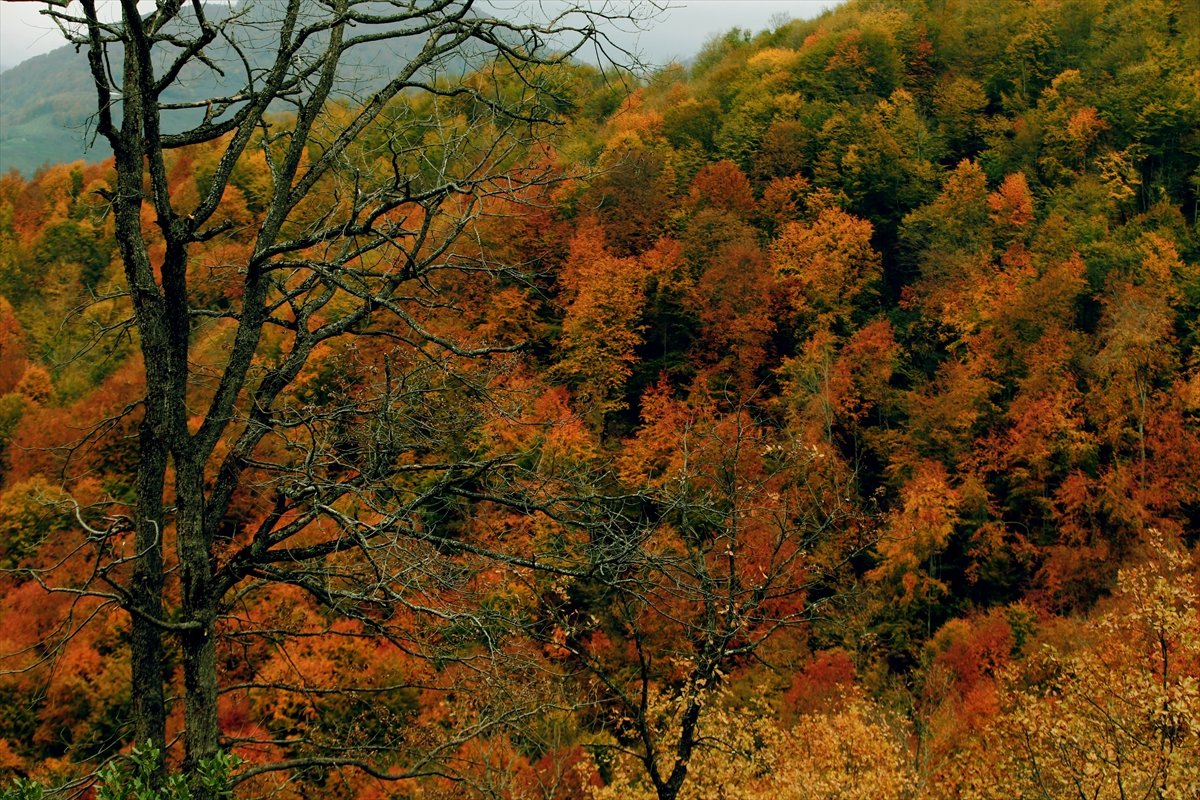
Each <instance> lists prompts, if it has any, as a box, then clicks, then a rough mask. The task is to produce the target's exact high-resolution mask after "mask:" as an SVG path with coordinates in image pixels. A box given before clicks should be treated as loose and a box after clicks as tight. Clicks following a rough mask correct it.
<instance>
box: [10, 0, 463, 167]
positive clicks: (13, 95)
mask: <svg viewBox="0 0 1200 800" xmlns="http://www.w3.org/2000/svg"><path fill="white" fill-rule="evenodd" d="M208 8H209V9H211V10H210V11H208V12H206V13H208V14H209V17H210V19H215V18H217V17H218V15H222V14H228V13H230V11H229V7H228V6H225V5H220V6H209V7H208ZM248 13H249V15H250V16H248V18H247V19H248V21H250V22H252V23H253V24H252V25H245V26H241V25H239V26H238V28H237V35H238V36H239V41H240V42H241V44H242V45H243V50H244V51H245V52H246V53H247V54H248V55H251V56H253V55H255V54H258V55H266V56H269V54H270V50H269V49H268V48H265V47H263V45H264V44H269V43H270V39H271V37H272V35H273V31H274V30H275V27H274V26H275V25H277V21H276V19H275V17H276V16H277V14H278V5H277V4H276V3H274V2H271V0H265V2H257V3H254V4H253V5H251V6H250V8H249V12H248ZM315 46H316V47H319V46H320V42H319V41H317V42H315ZM417 47H419V43H418V42H415V41H403V40H401V41H385V42H377V43H372V44H367V45H363V46H361V47H358V48H355V50H353V51H352V52H351V53H350V54H349V55H347V56H346V58H345V59H344V60H343V71H342V78H343V89H344V91H346V92H351V91H353V92H357V93H361V92H365V91H370V90H371V89H373V88H375V87H378V86H379V85H381V83H382V81H383V79H384V76H386V75H389V74H394V73H395V72H396V71H397V69H398V68H399V66H400V65H401V64H403V63H404V62H405V60H406V58H407V56H408V54H409V53H411V52H413V51H414V50H415V48H417ZM205 53H206V55H207V56H208V58H209V60H210V62H211V63H213V64H215V65H217V66H218V67H219V68H221V69H222V70H223V71H224V72H225V73H226V75H227V76H228V77H225V78H223V77H222V76H221V75H219V74H218V73H216V72H214V71H213V70H211V69H208V68H207V67H204V66H203V65H200V64H198V63H193V64H191V65H189V67H188V68H187V69H185V70H184V72H183V73H182V74H181V76H180V79H179V80H178V81H177V82H176V83H175V84H174V85H173V86H172V88H171V90H169V91H168V92H167V93H165V94H164V96H163V99H164V100H165V101H167V102H186V101H190V100H197V99H204V98H209V97H215V96H220V95H227V94H230V93H232V92H234V91H237V90H238V89H240V88H242V86H243V83H242V79H243V78H244V67H243V65H242V62H241V60H240V59H239V58H238V57H237V54H236V53H235V51H234V50H233V48H232V47H231V46H230V45H229V44H228V43H227V42H225V41H223V40H221V39H218V40H217V41H216V42H214V43H213V44H212V45H210V46H209V47H207V48H206V49H205ZM167 55H168V54H167V53H164V54H163V58H164V60H165V59H166V57H167ZM109 62H110V63H111V64H113V65H114V66H115V68H117V69H119V68H120V63H121V49H120V48H119V47H113V48H111V49H110V51H109ZM250 66H251V68H252V69H258V68H262V67H264V66H265V64H261V63H260V64H256V63H253V62H252V63H251V65H250ZM442 68H443V69H451V70H461V69H462V68H463V65H462V62H461V61H459V62H456V63H455V64H445V65H442ZM116 111H117V113H118V114H119V113H120V108H119V107H118V108H117V109H116ZM201 113H202V112H201V111H200V110H198V109H197V110H187V111H173V112H170V113H169V114H167V115H166V116H165V117H164V120H163V127H164V130H166V131H167V132H168V133H170V132H178V131H180V130H183V129H184V128H185V127H187V126H188V125H191V124H194V123H196V122H197V121H199V119H200V115H201ZM95 114H96V96H95V92H94V89H93V87H92V83H91V78H90V73H89V71H88V65H87V57H86V55H85V54H84V53H82V52H79V53H77V52H75V48H74V47H73V46H69V45H68V46H64V47H60V48H59V49H57V50H54V51H52V52H50V53H46V54H44V55H40V56H36V57H34V58H31V59H29V60H28V61H25V62H23V63H21V64H18V65H17V66H15V67H13V68H12V69H8V70H5V71H4V72H3V73H0V173H2V172H7V171H8V170H10V169H16V170H18V171H20V172H22V173H23V174H25V175H27V176H28V175H31V174H32V173H33V172H34V171H35V170H37V168H38V167H40V166H42V165H45V164H55V163H61V162H65V161H75V160H78V159H84V160H87V161H100V160H103V159H104V158H107V157H108V156H109V155H110V153H109V151H108V147H107V143H106V142H104V141H103V140H99V139H97V138H96V137H95Z"/></svg>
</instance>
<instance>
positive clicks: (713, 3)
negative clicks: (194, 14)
mask: <svg viewBox="0 0 1200 800" xmlns="http://www.w3.org/2000/svg"><path fill="white" fill-rule="evenodd" d="M839 1H840V0H671V2H670V5H671V6H673V8H672V9H671V10H670V11H669V12H667V14H665V15H664V17H663V18H662V19H661V20H660V21H659V22H658V23H657V24H656V25H655V26H654V27H653V28H652V29H651V30H649V31H645V32H643V33H641V34H640V35H639V38H638V45H639V48H640V49H641V51H642V52H643V53H644V54H645V55H646V57H647V58H649V59H651V60H652V61H655V62H658V63H665V62H668V61H671V60H673V59H675V60H680V61H682V60H685V59H688V58H690V57H692V56H694V55H695V54H696V52H697V51H699V49H700V47H701V45H703V44H704V42H705V40H707V39H708V37H709V36H711V35H712V34H714V33H721V32H724V31H727V30H729V29H730V28H733V27H738V28H743V29H749V30H751V31H755V32H757V31H760V30H763V29H764V28H769V27H771V26H772V20H773V18H775V17H777V16H782V17H795V18H808V17H814V16H816V15H817V14H819V13H821V11H823V10H825V9H826V8H830V7H832V6H835V5H837V4H838V2H839ZM99 3H100V4H101V5H110V4H111V5H116V0H99ZM43 7H44V6H43V4H41V3H38V2H11V0H0V68H3V69H7V68H8V67H13V66H16V65H17V64H19V63H20V62H22V61H24V60H25V59H27V58H30V57H32V56H35V55H38V54H40V53H45V52H48V51H50V50H53V49H55V48H56V47H60V46H62V44H63V42H62V39H61V37H60V35H59V33H58V30H57V28H55V27H54V25H53V23H51V22H50V21H49V20H48V19H46V18H45V17H43V16H41V15H40V14H39V13H38V11H39V10H40V9H42V8H43Z"/></svg>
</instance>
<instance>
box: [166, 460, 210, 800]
mask: <svg viewBox="0 0 1200 800" xmlns="http://www.w3.org/2000/svg"><path fill="white" fill-rule="evenodd" d="M189 460H190V459H186V458H180V457H179V456H176V477H175V502H176V504H177V506H178V512H177V517H176V526H177V529H176V538H177V550H178V553H179V578H180V584H181V588H182V597H181V611H182V614H183V619H184V620H186V621H187V622H188V623H191V624H194V625H195V626H196V627H194V628H192V629H190V630H188V631H186V632H185V633H184V634H183V637H182V642H181V644H182V648H183V688H184V704H183V714H184V725H185V729H186V731H187V735H186V739H185V743H186V750H185V755H184V770H185V772H186V773H187V774H188V775H189V776H190V778H191V780H192V787H191V789H192V797H193V799H194V800H206V799H207V797H208V795H207V794H206V793H205V792H204V789H203V787H201V786H199V785H198V784H197V783H196V778H197V775H198V770H197V767H198V766H199V764H200V763H201V762H202V761H204V760H205V759H209V758H212V757H213V756H215V755H216V753H217V745H218V735H219V728H218V724H217V649H216V637H215V635H214V621H215V618H216V610H215V608H214V607H213V587H212V583H213V575H212V562H211V560H210V559H209V549H210V548H209V543H208V541H207V536H206V533H205V529H204V505H205V497H204V472H203V469H201V468H200V467H198V466H196V465H195V464H192V463H188V461H189ZM180 462H182V463H180Z"/></svg>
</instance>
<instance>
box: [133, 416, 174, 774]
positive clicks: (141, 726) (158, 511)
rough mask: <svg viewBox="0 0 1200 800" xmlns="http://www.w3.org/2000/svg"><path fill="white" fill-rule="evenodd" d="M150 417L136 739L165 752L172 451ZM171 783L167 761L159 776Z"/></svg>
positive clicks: (137, 582)
mask: <svg viewBox="0 0 1200 800" xmlns="http://www.w3.org/2000/svg"><path fill="white" fill-rule="evenodd" d="M154 427H155V422H154V420H152V419H151V418H150V414H149V412H147V416H146V417H145V418H143V420H142V425H141V430H140V432H139V437H138V439H139V453H140V461H139V462H138V474H137V511H136V514H137V524H136V526H137V527H136V531H135V540H134V546H135V547H136V548H137V554H138V558H137V560H136V561H135V562H134V565H133V580H132V582H131V584H130V591H131V593H132V595H133V597H132V600H133V603H134V604H136V608H137V609H138V611H140V612H141V613H136V612H135V613H134V614H133V615H132V621H131V624H132V642H131V656H130V658H131V671H132V675H131V677H132V680H133V687H132V688H133V692H132V693H133V736H134V741H135V742H137V743H138V744H145V743H146V742H150V744H151V745H153V746H154V747H155V748H157V749H158V751H159V752H160V753H164V752H166V749H167V740H166V730H167V711H166V699H165V696H164V691H163V668H162V665H163V644H162V631H161V630H160V629H159V627H158V623H157V622H156V620H159V619H162V609H163V603H162V590H163V551H162V525H163V507H162V490H163V481H164V479H165V476H166V471H167V449H166V447H165V446H164V444H163V442H162V440H161V439H160V438H159V437H158V436H157V434H156V432H155V431H154ZM155 777H156V779H157V780H158V781H162V780H164V779H165V778H166V771H165V769H164V763H163V761H162V760H160V761H159V762H158V769H157V771H156V775H155Z"/></svg>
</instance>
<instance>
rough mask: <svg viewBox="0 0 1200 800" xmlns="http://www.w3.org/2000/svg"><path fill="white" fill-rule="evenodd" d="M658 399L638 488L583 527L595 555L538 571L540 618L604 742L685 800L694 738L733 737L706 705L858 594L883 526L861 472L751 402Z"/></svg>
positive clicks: (586, 550)
mask: <svg viewBox="0 0 1200 800" xmlns="http://www.w3.org/2000/svg"><path fill="white" fill-rule="evenodd" d="M651 406H652V407H651V409H650V410H649V411H648V412H644V413H645V414H646V416H647V422H646V425H645V426H644V427H643V429H642V431H641V433H640V435H639V437H638V438H636V439H635V440H633V441H631V442H630V443H628V444H627V446H626V455H625V456H624V457H623V463H621V464H620V465H619V468H620V473H621V477H622V478H623V479H624V481H625V482H627V483H628V484H629V485H631V486H632V487H633V491H632V492H631V493H630V494H628V495H626V496H624V497H618V496H615V495H614V496H613V497H610V498H609V500H608V503H607V505H606V506H605V507H604V508H603V509H602V510H598V513H596V514H595V516H594V517H593V524H592V525H591V526H590V527H584V528H583V530H586V531H587V534H588V535H587V537H586V538H585V539H584V540H582V541H580V543H579V545H578V547H579V551H580V552H579V554H578V555H577V558H579V559H580V560H581V562H582V563H587V564H589V565H590V568H589V569H587V570H580V573H579V574H578V575H576V576H572V575H546V574H542V575H534V574H530V580H531V581H532V582H533V583H534V585H536V586H537V587H539V589H540V597H541V603H540V605H539V612H540V615H541V617H540V625H539V626H537V627H536V628H535V630H537V631H539V632H540V635H541V637H542V639H543V641H544V642H546V644H547V645H548V646H549V647H550V648H551V651H552V652H555V653H557V654H558V657H559V659H560V660H561V663H563V664H566V665H570V666H571V668H573V669H574V670H575V679H576V680H577V681H579V684H578V685H580V686H581V688H582V689H583V691H582V692H581V695H580V696H581V699H586V700H587V701H588V702H590V703H591V712H590V717H591V718H592V719H593V720H595V721H596V722H598V723H599V724H600V725H601V726H602V727H603V728H604V729H605V730H607V731H608V732H609V733H610V734H611V735H612V737H613V740H614V741H615V744H608V745H604V744H601V745H600V747H601V748H604V747H608V748H610V749H613V750H615V751H616V752H617V753H618V754H619V755H620V756H621V757H624V758H629V759H632V760H633V761H635V762H638V763H639V764H640V766H641V768H642V774H643V776H644V778H645V779H646V781H647V782H648V783H649V784H650V786H652V787H653V790H654V792H655V793H656V794H657V796H658V797H659V798H661V800H673V799H674V798H676V797H678V796H679V795H680V792H681V791H682V790H683V788H684V785H685V782H686V780H687V776H688V769H689V766H690V765H691V764H692V761H693V756H694V755H695V753H696V752H697V751H698V750H699V749H700V748H703V747H712V746H716V747H720V746H721V743H720V742H719V741H717V740H715V739H714V738H713V737H712V735H711V734H708V733H706V732H705V731H704V730H703V724H702V711H703V709H704V706H705V705H706V704H707V703H710V702H715V701H716V698H717V697H718V696H719V694H718V690H719V689H720V688H721V687H722V686H723V685H724V684H725V683H726V682H727V681H728V680H729V678H730V676H732V675H735V674H736V673H738V672H739V671H740V670H743V669H744V668H745V667H747V666H749V665H752V664H759V665H766V666H767V667H768V668H772V667H773V666H774V665H773V664H772V663H771V658H770V653H769V651H770V650H771V649H772V643H773V642H774V643H778V641H779V640H780V639H781V638H783V637H786V636H787V635H788V634H789V633H798V634H799V635H800V636H801V641H803V637H804V630H803V629H804V628H805V627H806V626H808V625H809V624H811V623H812V622H813V621H814V620H817V619H818V618H820V616H821V615H822V613H823V609H824V607H825V606H826V605H827V604H829V603H841V602H845V601H846V599H847V594H846V591H845V588H844V587H843V586H841V585H840V584H841V582H842V581H843V579H844V577H845V573H846V572H847V570H846V567H847V566H848V564H849V561H850V559H851V558H853V557H854V556H855V555H857V554H861V553H862V552H863V551H864V550H865V548H866V547H867V546H868V545H869V543H870V536H871V531H872V530H873V527H874V526H873V524H872V521H871V520H870V519H869V518H867V517H865V516H863V515H862V514H861V513H858V512H855V511H854V507H853V504H852V503H850V502H849V500H850V498H849V497H848V494H849V493H850V492H851V491H852V490H851V488H850V487H851V486H852V485H853V475H850V474H847V473H846V471H845V470H844V469H842V468H840V467H839V466H838V465H837V464H835V463H834V459H832V458H828V457H827V454H826V453H824V452H822V451H821V450H820V449H818V448H813V447H811V446H807V447H806V446H804V445H803V444H801V443H800V442H799V441H798V440H797V439H796V438H795V437H794V436H792V435H790V433H789V432H788V431H787V430H785V429H780V428H778V427H777V426H776V425H774V424H773V423H772V422H771V421H770V420H769V419H767V418H765V417H764V415H762V414H761V412H759V413H756V412H755V409H754V408H753V406H752V405H751V404H748V403H746V402H744V401H732V399H731V398H725V399H724V400H723V401H720V402H716V401H711V400H709V401H705V400H701V401H676V400H664V399H663V398H661V397H660V398H655V399H653V400H652V401H651ZM576 518H577V519H583V518H584V515H582V514H580V515H578V516H577V517H576ZM791 647H792V649H793V650H796V649H803V645H800V646H799V648H797V646H796V645H795V644H792V645H791ZM787 649H788V646H786V645H785V646H783V647H782V650H783V651H785V652H786V651H787Z"/></svg>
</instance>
